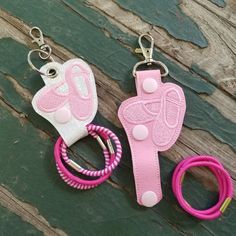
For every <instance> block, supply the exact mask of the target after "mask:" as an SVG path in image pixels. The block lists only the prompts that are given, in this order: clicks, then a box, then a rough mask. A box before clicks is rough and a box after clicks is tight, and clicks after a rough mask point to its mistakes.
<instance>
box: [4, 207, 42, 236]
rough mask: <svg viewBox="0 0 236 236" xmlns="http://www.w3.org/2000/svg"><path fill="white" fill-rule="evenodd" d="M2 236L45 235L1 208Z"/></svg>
mask: <svg viewBox="0 0 236 236" xmlns="http://www.w3.org/2000/svg"><path fill="white" fill-rule="evenodd" d="M0 235H1V236H12V235H16V236H18V235H19V236H20V235H25V236H39V235H43V234H42V233H41V232H40V231H38V230H37V229H36V228H34V227H33V226H32V225H30V224H29V223H27V222H24V221H23V220H22V219H21V218H20V217H19V216H17V215H15V214H14V213H12V212H10V211H9V210H7V209H6V208H4V207H2V206H0Z"/></svg>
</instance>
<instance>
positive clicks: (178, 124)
mask: <svg viewBox="0 0 236 236" xmlns="http://www.w3.org/2000/svg"><path fill="white" fill-rule="evenodd" d="M144 36H148V37H149V38H150V39H151V47H150V48H148V49H147V48H144V47H143V45H142V42H141V40H142V38H143V37H144ZM139 45H140V48H141V50H142V53H143V55H144V57H145V60H144V61H141V62H138V63H137V64H136V65H135V66H134V69H133V75H134V77H135V78H136V79H135V83H136V90H137V96H135V97H132V98H129V99H127V100H125V101H124V102H122V104H121V106H120V107H119V110H118V116H119V119H120V121H121V123H122V125H123V127H124V129H125V132H126V134H127V136H128V140H129V144H130V148H131V154H132V163H133V173H134V179H135V187H136V195H137V202H138V203H139V204H140V205H143V206H146V207H152V206H154V205H155V204H157V203H158V202H159V201H160V200H161V198H162V190H161V179H160V168H159V159H158V152H159V151H166V150H168V149H169V148H170V147H171V146H172V145H173V144H174V143H175V142H176V140H177V138H178V137H179V134H180V131H181V128H182V125H183V120H184V114H185V110H186V103H185V97H184V93H183V90H182V89H181V88H180V87H179V86H177V85H176V84H173V83H163V82H162V81H161V76H166V75H167V74H168V69H167V67H166V66H165V64H163V63H162V62H160V61H154V60H153V59H152V53H153V46H154V40H153V38H152V37H151V36H150V35H145V34H143V35H141V36H140V37H139ZM138 50H140V49H138ZM142 64H147V65H150V64H157V65H159V66H161V67H163V69H164V70H165V73H164V74H161V72H160V70H156V69H155V70H141V71H136V69H137V67H138V66H139V65H142Z"/></svg>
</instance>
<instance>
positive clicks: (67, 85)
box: [37, 63, 92, 120]
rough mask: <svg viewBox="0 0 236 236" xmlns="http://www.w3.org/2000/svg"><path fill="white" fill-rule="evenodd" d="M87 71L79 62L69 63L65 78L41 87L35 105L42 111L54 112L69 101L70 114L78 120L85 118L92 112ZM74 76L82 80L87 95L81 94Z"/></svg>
mask: <svg viewBox="0 0 236 236" xmlns="http://www.w3.org/2000/svg"><path fill="white" fill-rule="evenodd" d="M88 76H89V73H88V71H86V69H85V68H83V66H82V65H80V64H73V63H72V64H70V65H69V66H68V68H66V71H65V79H64V80H63V81H60V83H59V84H55V85H52V86H51V87H49V88H43V89H42V93H41V95H40V96H39V97H38V100H37V106H38V108H39V109H40V110H42V111H44V112H54V111H57V110H58V109H60V108H61V107H63V106H64V105H65V103H69V106H70V110H71V112H72V114H73V115H74V116H75V117H76V118H77V119H78V120H84V119H87V118H88V117H89V116H91V113H92V109H91V106H92V101H91V89H90V84H89V81H88ZM75 78H76V79H77V80H84V81H83V83H85V84H86V89H87V90H88V94H87V95H82V93H81V92H82V91H80V90H79V88H78V86H77V84H76V82H78V81H75Z"/></svg>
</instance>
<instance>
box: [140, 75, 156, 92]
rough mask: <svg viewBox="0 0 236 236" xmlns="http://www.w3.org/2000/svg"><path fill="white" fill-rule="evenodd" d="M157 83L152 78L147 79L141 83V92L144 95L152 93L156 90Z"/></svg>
mask: <svg viewBox="0 0 236 236" xmlns="http://www.w3.org/2000/svg"><path fill="white" fill-rule="evenodd" d="M157 87H158V84H157V81H156V80H155V79H153V78H147V79H145V80H144V81H143V90H144V91H145V92H146V93H154V92H155V91H156V90H157Z"/></svg>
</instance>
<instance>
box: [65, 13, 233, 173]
mask: <svg viewBox="0 0 236 236" xmlns="http://www.w3.org/2000/svg"><path fill="white" fill-rule="evenodd" d="M83 10H84V9H83ZM90 14H91V13H90ZM93 14H94V13H93ZM93 16H94V15H93ZM92 19H93V18H92ZM107 24H108V23H107ZM102 28H104V24H102ZM106 29H107V28H106ZM113 35H114V33H113ZM113 37H115V36H113ZM123 37H124V36H123ZM105 39H106V38H105ZM105 39H104V40H105ZM85 40H86V39H85ZM106 40H107V39H106ZM106 42H107V41H106ZM76 50H77V48H76V47H75V51H76ZM65 59H66V58H65ZM130 66H132V65H130ZM171 66H172V68H175V65H174V64H173V63H172V64H171ZM105 69H106V68H105ZM103 70H104V69H103ZM96 71H97V70H96ZM96 71H95V72H96ZM183 72H184V71H181V70H179V71H178V70H177V72H176V73H175V74H174V75H173V76H174V78H176V77H177V78H178V77H179V76H181V75H182V74H181V73H183ZM189 75H191V74H187V75H186V77H185V78H187V77H188V76H189ZM123 78H124V83H125V80H127V79H125V78H126V76H125V75H124V76H123ZM179 78H180V77H179ZM97 79H98V81H99V82H101V84H102V85H103V86H104V83H103V82H102V81H104V76H103V77H102V78H101V79H100V77H98V78H97ZM107 85H108V86H107V87H109V83H107ZM105 87H106V86H105ZM202 87H203V88H204V87H205V86H202ZM108 90H109V89H107V90H105V91H108ZM98 91H100V90H98ZM199 92H200V91H199ZM102 94H104V93H102ZM116 94H119V95H120V94H122V93H121V92H119V93H117V90H116ZM110 95H111V94H110ZM108 97H109V96H108ZM123 97H124V96H123V95H122V98H121V99H118V101H117V102H118V103H119V102H120V101H121V100H122V99H123ZM218 97H220V96H218ZM114 99H117V96H116V95H115V97H114ZM207 99H208V98H207ZM101 100H102V99H100V101H101ZM109 100H110V99H109ZM188 100H190V101H191V97H190V98H189V99H188ZM220 100H222V99H220ZM106 101H107V99H106V100H105V102H103V103H104V104H105V103H106ZM230 104H234V103H232V102H231V103H230ZM109 105H110V104H109ZM232 106H233V105H232ZM111 107H112V109H109V110H110V111H111V110H112V111H113V112H112V114H111V116H110V117H111V118H112V119H111V120H112V122H115V123H117V117H116V114H115V112H114V111H115V110H116V109H115V108H116V106H115V104H114V103H113V104H112V106H111ZM221 107H222V106H221ZM224 107H226V109H227V108H229V111H228V112H231V113H232V115H231V116H232V117H235V116H234V110H233V109H232V108H230V107H231V106H229V105H228V104H227V106H224ZM192 108H193V107H192ZM106 109H107V106H106ZM106 109H104V110H106ZM104 110H103V111H104ZM221 112H222V111H221ZM228 112H227V114H228V116H230V114H229V113H228ZM232 119H233V118H232ZM206 122H207V121H206ZM209 122H210V121H209ZM192 135H193V136H194V133H193V134H192ZM203 142H205V140H204V141H203ZM208 142H209V145H208V146H216V147H218V149H217V150H216V153H217V152H219V153H220V149H221V148H220V147H219V145H218V144H217V143H216V142H215V140H214V139H212V138H211V139H208ZM212 142H213V143H214V144H215V145H212ZM201 146H202V144H201V143H199V146H196V147H195V148H196V153H199V151H198V149H200V150H202V151H203V152H207V150H208V149H209V148H207V147H206V148H207V149H205V150H204V149H202V148H201ZM189 154H192V153H189ZM233 156H234V153H233V152H231V151H230V150H229V152H228V154H227V155H226V157H225V159H227V158H228V157H233ZM168 157H169V156H168ZM169 158H172V157H169ZM220 158H224V156H220ZM172 159H173V160H176V157H175V158H172ZM178 159H179V158H178ZM230 160H232V158H231V159H230ZM233 166H234V164H233ZM232 173H234V171H233V170H232Z"/></svg>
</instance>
